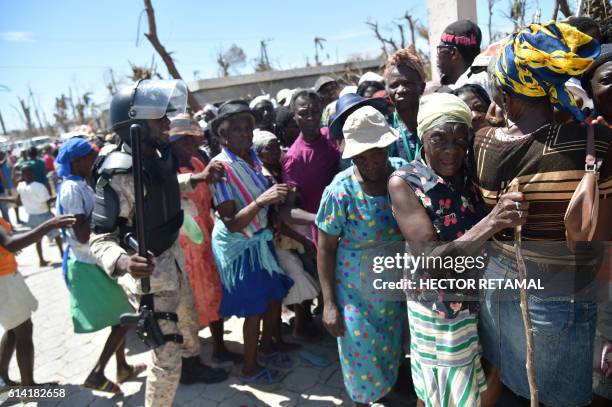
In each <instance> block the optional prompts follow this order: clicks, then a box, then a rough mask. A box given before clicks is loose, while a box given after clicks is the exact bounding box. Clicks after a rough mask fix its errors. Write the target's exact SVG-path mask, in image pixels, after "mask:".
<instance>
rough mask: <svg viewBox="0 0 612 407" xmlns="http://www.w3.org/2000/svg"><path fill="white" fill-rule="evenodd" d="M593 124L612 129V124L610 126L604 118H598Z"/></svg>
mask: <svg viewBox="0 0 612 407" xmlns="http://www.w3.org/2000/svg"><path fill="white" fill-rule="evenodd" d="M591 124H601V125H602V126H608V127H612V124H608V122H607V121H606V119H604V118H603V116H597V118H596V119H595V120H593V122H592V123H591Z"/></svg>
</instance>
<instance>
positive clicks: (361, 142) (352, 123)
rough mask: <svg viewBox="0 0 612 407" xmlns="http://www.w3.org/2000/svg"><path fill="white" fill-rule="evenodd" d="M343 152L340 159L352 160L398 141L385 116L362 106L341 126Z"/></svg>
mask: <svg viewBox="0 0 612 407" xmlns="http://www.w3.org/2000/svg"><path fill="white" fill-rule="evenodd" d="M342 133H343V134H344V152H343V153H342V158H344V159H347V158H353V157H355V156H356V155H359V154H361V153H363V152H364V151H368V150H371V149H373V148H385V147H388V146H390V145H391V144H393V142H394V141H396V140H397V139H399V137H400V135H399V132H398V131H397V130H395V129H393V128H391V127H389V124H388V123H387V121H386V120H385V116H383V115H382V113H380V112H379V111H378V110H376V109H375V108H373V107H372V106H363V107H361V108H359V109H357V110H355V111H354V112H353V113H351V114H350V115H349V116H348V117H347V118H346V121H345V122H344V126H342Z"/></svg>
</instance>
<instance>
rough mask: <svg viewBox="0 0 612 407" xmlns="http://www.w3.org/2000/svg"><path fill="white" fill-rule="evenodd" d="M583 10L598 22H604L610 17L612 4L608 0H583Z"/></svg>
mask: <svg viewBox="0 0 612 407" xmlns="http://www.w3.org/2000/svg"><path fill="white" fill-rule="evenodd" d="M583 12H584V15H588V16H590V17H591V18H592V19H593V20H595V21H597V22H598V23H599V24H605V23H609V22H610V18H612V5H610V0H585V2H584V6H583Z"/></svg>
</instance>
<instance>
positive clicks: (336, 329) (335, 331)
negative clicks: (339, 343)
mask: <svg viewBox="0 0 612 407" xmlns="http://www.w3.org/2000/svg"><path fill="white" fill-rule="evenodd" d="M323 325H324V326H325V329H327V331H328V332H329V333H330V334H331V336H333V337H334V338H337V337H339V336H344V325H343V324H342V315H340V310H338V306H337V305H336V304H330V303H325V304H324V305H323Z"/></svg>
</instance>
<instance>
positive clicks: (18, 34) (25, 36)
mask: <svg viewBox="0 0 612 407" xmlns="http://www.w3.org/2000/svg"><path fill="white" fill-rule="evenodd" d="M2 39H3V40H4V41H8V42H34V39H33V38H32V33H31V32H28V31H6V32H3V33H2Z"/></svg>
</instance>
